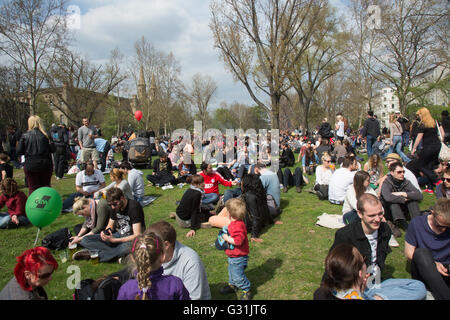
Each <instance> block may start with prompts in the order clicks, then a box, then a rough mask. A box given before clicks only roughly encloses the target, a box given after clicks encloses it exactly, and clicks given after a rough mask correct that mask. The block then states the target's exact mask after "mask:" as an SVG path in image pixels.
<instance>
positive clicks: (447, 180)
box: [442, 178, 450, 182]
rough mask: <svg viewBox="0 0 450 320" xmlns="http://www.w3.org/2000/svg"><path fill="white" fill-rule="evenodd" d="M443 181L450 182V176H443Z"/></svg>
mask: <svg viewBox="0 0 450 320" xmlns="http://www.w3.org/2000/svg"><path fill="white" fill-rule="evenodd" d="M442 181H445V182H450V178H442Z"/></svg>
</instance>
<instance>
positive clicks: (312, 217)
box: [0, 156, 435, 300]
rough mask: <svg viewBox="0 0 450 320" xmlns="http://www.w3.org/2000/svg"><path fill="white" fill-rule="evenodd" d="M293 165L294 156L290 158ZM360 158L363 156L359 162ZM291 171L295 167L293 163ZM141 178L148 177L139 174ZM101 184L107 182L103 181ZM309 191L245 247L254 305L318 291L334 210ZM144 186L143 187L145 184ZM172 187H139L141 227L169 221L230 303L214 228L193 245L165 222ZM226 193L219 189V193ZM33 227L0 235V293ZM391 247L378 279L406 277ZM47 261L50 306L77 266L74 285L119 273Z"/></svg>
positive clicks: (67, 223) (429, 198)
mask: <svg viewBox="0 0 450 320" xmlns="http://www.w3.org/2000/svg"><path fill="white" fill-rule="evenodd" d="M296 158H297V156H296ZM365 158H366V159H367V157H365ZM296 166H299V164H296ZM141 170H143V171H144V176H145V175H147V174H148V173H150V172H151V170H149V169H141ZM14 178H15V179H16V181H17V182H18V183H19V186H20V187H21V188H22V190H23V191H24V192H25V193H26V194H28V189H27V188H25V187H24V179H23V178H24V174H23V170H14ZM105 178H106V182H107V183H109V181H110V180H109V176H108V175H105ZM308 179H309V181H310V184H309V185H307V186H306V187H304V188H303V192H302V193H300V194H299V193H297V192H296V190H295V187H294V188H290V189H289V192H288V193H281V206H282V208H283V213H282V214H281V218H280V219H281V221H283V223H284V224H283V225H272V226H270V227H267V228H265V229H264V231H263V233H262V235H261V238H262V239H263V240H264V242H262V243H253V242H250V254H249V264H248V268H247V270H246V274H247V277H248V278H249V280H250V282H251V283H252V293H253V294H254V299H255V300H311V299H312V297H313V293H314V290H315V289H316V288H317V287H318V286H319V284H320V280H321V278H322V274H323V271H324V260H325V257H326V255H327V253H328V250H329V248H330V246H331V245H332V243H333V240H334V233H335V231H336V230H332V229H327V228H323V227H319V226H316V225H315V223H316V221H317V217H318V216H319V215H321V214H322V213H324V212H326V213H329V214H341V209H342V207H341V206H337V205H332V204H330V203H329V202H328V201H319V200H318V198H317V196H315V195H313V194H311V193H309V192H307V191H306V189H308V188H310V187H311V186H313V184H314V176H308ZM147 182H148V181H147ZM52 187H53V188H55V189H56V190H57V191H58V192H59V193H60V194H61V196H62V197H63V198H65V197H67V196H68V195H69V194H70V193H72V192H74V191H75V175H72V176H66V178H65V179H63V180H59V181H57V180H56V179H55V178H54V177H53V178H52ZM188 187H189V186H188V185H185V186H184V187H183V188H182V189H180V188H178V187H177V186H174V189H170V190H165V191H164V190H162V189H161V188H155V187H151V186H146V193H145V194H146V195H155V196H157V199H156V200H155V201H154V202H153V203H151V204H150V205H149V206H146V207H145V208H144V214H145V223H146V225H149V224H151V223H153V222H156V221H159V220H167V221H169V222H170V223H171V224H172V225H173V226H174V227H175V229H176V231H177V239H178V241H180V242H181V243H183V244H185V245H187V246H189V247H191V248H193V249H194V250H195V251H197V253H198V254H199V255H200V257H201V259H202V261H203V263H204V265H205V268H206V272H207V276H208V281H209V285H210V288H211V294H212V298H213V299H217V300H219V299H227V300H228V299H234V298H235V296H234V295H232V294H229V295H221V294H220V293H219V290H220V288H221V287H222V286H224V285H225V284H226V283H227V281H228V270H227V268H228V266H227V259H226V255H225V253H224V252H223V251H219V250H217V249H216V248H215V246H214V241H215V239H216V236H217V234H218V229H215V228H211V229H200V230H198V231H197V234H196V235H195V237H193V238H186V233H187V231H188V230H187V229H182V228H180V227H179V226H178V225H177V224H176V223H175V220H172V219H169V217H168V215H169V212H173V211H175V209H176V204H175V202H176V201H177V200H180V199H181V197H182V195H183V193H184V191H185V190H186V189H187V188H188ZM225 190H226V187H223V186H220V192H221V193H223V192H224V191H225ZM434 200H435V196H434V195H430V194H428V193H424V200H423V201H422V202H421V204H420V208H421V210H426V209H428V208H429V206H430V205H432V204H433V202H434ZM82 222H83V219H82V218H80V217H77V216H75V215H73V214H72V213H65V214H61V215H60V216H59V217H58V218H57V219H56V221H55V222H53V223H52V224H51V225H50V226H47V227H45V228H43V229H42V230H41V233H40V236H39V241H38V244H39V245H40V244H41V241H42V239H43V237H44V236H46V235H48V234H50V233H51V232H54V231H56V230H58V229H60V228H64V227H69V228H70V229H71V231H72V232H73V227H74V226H75V225H76V224H79V223H82ZM36 232H37V228H36V227H33V226H31V227H25V228H19V229H12V230H0V288H3V287H4V286H5V285H6V283H7V282H8V281H9V280H10V279H11V278H12V277H13V270H14V266H15V264H16V259H15V257H16V256H19V255H20V254H21V253H22V252H23V251H24V250H25V249H27V248H31V247H32V246H33V243H34V240H35V237H36ZM397 241H398V242H399V243H400V247H398V248H392V253H391V254H390V255H389V256H388V258H387V261H386V268H385V270H384V271H383V278H391V277H393V278H410V274H409V272H408V265H407V263H406V259H405V257H404V254H403V251H404V233H403V235H402V237H401V238H398V239H397ZM53 253H54V256H55V258H56V259H57V261H58V263H59V268H58V270H56V271H55V272H54V274H53V276H52V280H51V281H50V283H49V284H48V285H47V286H46V291H47V294H48V296H49V299H51V300H71V299H72V294H73V289H68V286H67V282H68V281H69V283H70V276H71V275H72V274H73V273H72V272H73V271H72V272H71V271H70V269H68V268H69V266H71V265H76V266H79V268H80V270H81V279H86V278H93V279H96V278H99V277H101V276H103V275H107V274H110V273H112V272H115V271H118V270H121V269H122V268H123V267H124V266H123V265H120V264H118V263H102V264H98V265H92V264H91V262H90V261H71V260H69V261H68V262H66V263H61V260H60V259H59V257H58V255H59V252H58V251H54V252H53Z"/></svg>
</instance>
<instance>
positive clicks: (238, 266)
mask: <svg viewBox="0 0 450 320" xmlns="http://www.w3.org/2000/svg"><path fill="white" fill-rule="evenodd" d="M247 263H248V256H243V257H238V258H228V282H229V284H231V285H234V286H236V287H238V288H239V289H241V290H243V291H250V281H249V280H248V278H247V276H246V275H245V272H244V271H245V269H246V268H247Z"/></svg>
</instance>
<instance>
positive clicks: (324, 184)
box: [314, 140, 334, 200]
mask: <svg viewBox="0 0 450 320" xmlns="http://www.w3.org/2000/svg"><path fill="white" fill-rule="evenodd" d="M324 141H326V140H324ZM321 162H322V164H321V165H319V166H317V168H316V182H315V184H314V191H315V192H316V194H317V196H318V197H319V199H320V200H326V199H328V185H329V184H330V181H331V177H332V176H333V173H334V167H333V168H332V167H331V156H330V155H329V154H328V153H326V152H325V153H324V154H323V155H322V161H321Z"/></svg>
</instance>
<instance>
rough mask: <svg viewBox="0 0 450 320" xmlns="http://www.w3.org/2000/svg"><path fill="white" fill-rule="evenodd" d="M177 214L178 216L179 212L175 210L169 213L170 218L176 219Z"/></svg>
mask: <svg viewBox="0 0 450 320" xmlns="http://www.w3.org/2000/svg"><path fill="white" fill-rule="evenodd" d="M176 216H177V214H176V213H175V212H171V213H169V218H170V219H175V218H176Z"/></svg>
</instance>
